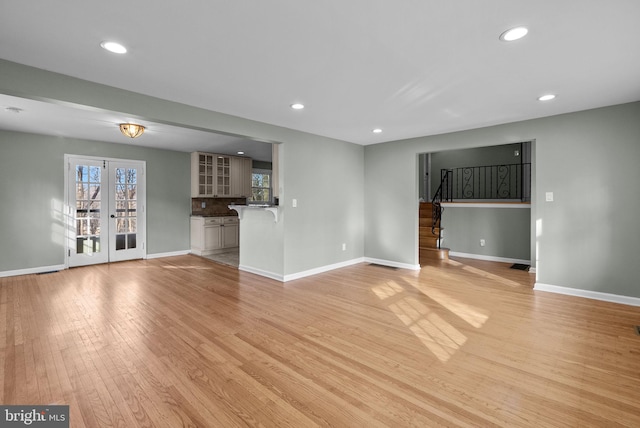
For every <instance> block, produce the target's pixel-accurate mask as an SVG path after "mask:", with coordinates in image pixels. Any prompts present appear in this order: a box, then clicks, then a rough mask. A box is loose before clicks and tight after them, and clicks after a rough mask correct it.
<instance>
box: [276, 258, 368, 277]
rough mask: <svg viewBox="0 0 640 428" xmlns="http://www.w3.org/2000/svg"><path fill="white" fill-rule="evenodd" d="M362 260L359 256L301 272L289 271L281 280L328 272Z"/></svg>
mask: <svg viewBox="0 0 640 428" xmlns="http://www.w3.org/2000/svg"><path fill="white" fill-rule="evenodd" d="M362 262H364V258H362V257H361V258H358V259H352V260H347V261H344V262H340V263H334V264H331V265H326V266H320V267H317V268H313V269H309V270H305V271H302V272H296V273H291V274H289V275H285V276H284V280H283V282H287V281H293V280H294V279H300V278H304V277H307V276H312V275H317V274H319V273H323V272H329V271H331V270H335V269H340V268H343V267H347V266H352V265H357V264H358V263H362Z"/></svg>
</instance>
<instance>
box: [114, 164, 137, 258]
mask: <svg viewBox="0 0 640 428" xmlns="http://www.w3.org/2000/svg"><path fill="white" fill-rule="evenodd" d="M110 172H111V173H112V176H111V179H110V183H111V184H110V189H111V191H112V194H113V197H112V198H111V201H112V204H113V205H112V206H113V208H112V209H111V212H112V213H111V217H112V219H113V221H112V224H111V229H110V234H109V236H110V238H109V239H110V242H109V252H110V257H109V259H110V260H111V261H119V260H129V259H134V258H142V257H144V254H145V253H144V246H143V245H142V240H141V239H139V236H140V226H141V225H142V224H144V215H143V214H142V213H141V212H140V207H141V205H140V204H139V200H140V198H141V196H142V195H143V191H144V180H142V179H141V178H142V173H143V166H142V163H134V162H116V161H112V162H110Z"/></svg>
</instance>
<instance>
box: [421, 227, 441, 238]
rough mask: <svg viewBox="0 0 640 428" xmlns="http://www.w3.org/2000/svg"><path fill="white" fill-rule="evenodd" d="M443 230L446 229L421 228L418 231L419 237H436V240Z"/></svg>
mask: <svg viewBox="0 0 640 428" xmlns="http://www.w3.org/2000/svg"><path fill="white" fill-rule="evenodd" d="M442 230H444V229H440V228H439V227H431V226H428V227H420V228H419V229H418V232H419V235H418V236H421V237H422V236H426V237H432V236H435V237H436V238H437V237H438V233H440V232H441V231H442Z"/></svg>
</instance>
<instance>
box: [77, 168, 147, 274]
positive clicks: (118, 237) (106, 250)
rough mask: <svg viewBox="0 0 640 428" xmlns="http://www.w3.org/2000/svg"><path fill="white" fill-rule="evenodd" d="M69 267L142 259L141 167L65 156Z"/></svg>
mask: <svg viewBox="0 0 640 428" xmlns="http://www.w3.org/2000/svg"><path fill="white" fill-rule="evenodd" d="M65 163H66V165H67V169H68V170H67V174H66V182H67V198H66V199H67V201H66V202H67V206H68V207H69V221H68V222H67V225H68V227H67V236H68V239H67V242H68V249H67V256H68V265H69V266H70V267H73V266H84V265H89V264H96V263H107V262H115V261H122V260H131V259H140V258H144V257H145V256H146V249H145V241H146V233H145V225H146V224H145V205H146V196H145V174H144V173H145V163H144V162H140V161H129V160H119V159H99V158H86V157H84V158H83V157H75V156H65Z"/></svg>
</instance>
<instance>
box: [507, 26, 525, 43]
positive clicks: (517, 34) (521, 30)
mask: <svg viewBox="0 0 640 428" xmlns="http://www.w3.org/2000/svg"><path fill="white" fill-rule="evenodd" d="M528 32H529V30H528V29H527V27H516V28H511V29H510V30H507V31H505V32H504V33H502V34H500V40H502V41H503V42H513V41H514V40H518V39H521V38H523V37H524V36H526V35H527V33H528Z"/></svg>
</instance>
